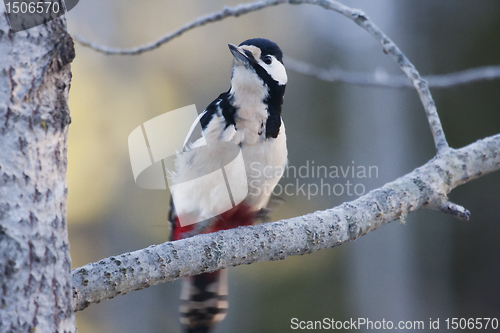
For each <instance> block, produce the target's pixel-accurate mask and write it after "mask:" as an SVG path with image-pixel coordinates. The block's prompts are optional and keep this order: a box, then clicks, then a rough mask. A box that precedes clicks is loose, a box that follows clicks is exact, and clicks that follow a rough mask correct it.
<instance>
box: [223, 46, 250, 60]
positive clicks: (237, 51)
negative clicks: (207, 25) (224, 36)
mask: <svg viewBox="0 0 500 333" xmlns="http://www.w3.org/2000/svg"><path fill="white" fill-rule="evenodd" d="M227 46H229V51H231V53H232V54H233V57H234V60H235V61H236V62H237V63H238V64H241V65H245V64H248V63H249V61H250V59H248V57H247V55H246V54H245V51H244V50H243V49H242V48H241V47H238V46H236V45H233V44H227Z"/></svg>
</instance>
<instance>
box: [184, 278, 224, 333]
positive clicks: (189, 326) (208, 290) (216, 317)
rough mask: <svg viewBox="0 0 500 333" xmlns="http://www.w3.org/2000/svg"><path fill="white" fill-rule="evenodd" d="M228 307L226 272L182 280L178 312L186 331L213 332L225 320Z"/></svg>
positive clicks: (190, 332) (197, 332)
mask: <svg viewBox="0 0 500 333" xmlns="http://www.w3.org/2000/svg"><path fill="white" fill-rule="evenodd" d="M227 308H228V301H227V271H226V270H225V269H224V270H221V271H217V272H213V273H203V274H200V275H196V276H189V277H187V278H184V279H183V281H182V291H181V306H180V309H179V311H180V315H181V324H182V326H183V328H184V332H186V333H208V332H210V331H211V330H212V328H213V327H214V326H215V325H216V324H217V323H218V322H220V321H222V320H223V319H224V318H225V317H226V313H227Z"/></svg>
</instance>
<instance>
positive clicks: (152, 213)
mask: <svg viewBox="0 0 500 333" xmlns="http://www.w3.org/2000/svg"><path fill="white" fill-rule="evenodd" d="M343 2H344V3H345V4H346V5H349V6H353V7H356V8H360V9H362V10H364V11H365V12H366V13H367V14H368V15H369V16H370V17H371V18H372V19H373V21H374V22H375V23H376V24H377V25H378V26H379V27H381V28H382V29H383V30H384V31H385V32H386V33H387V34H388V35H389V37H391V38H392V39H393V40H394V41H395V42H396V43H397V44H398V45H399V46H400V48H401V49H402V50H403V52H405V54H406V55H407V56H408V57H409V59H410V60H411V61H412V62H413V63H414V64H415V65H416V67H417V69H418V70H419V71H420V73H422V74H423V75H426V74H444V73H449V72H453V71H459V70H464V69H468V68H472V67H478V66H486V65H498V64H499V63H500V38H499V31H500V2H498V1H496V0H482V1H480V2H476V1H474V2H471V1H467V0H441V1H433V0H418V1H417V0H412V1H410V0H408V1H396V0H378V1H371V0H344V1H343ZM237 3H238V2H237V1H233V0H231V1H216V0H203V1H202V0H184V1H159V0H149V1H131V0H108V1H99V0H86V1H81V2H80V3H79V4H78V6H77V7H76V8H75V9H73V10H72V11H71V12H70V13H68V15H67V22H68V29H69V32H70V33H71V34H75V35H80V36H83V37H85V38H86V39H89V40H91V41H93V42H96V43H99V44H104V45H107V46H113V47H133V46H137V45H140V44H144V43H146V42H149V41H152V40H156V39H157V38H159V37H160V36H162V35H164V34H165V33H167V32H170V31H173V30H175V29H177V28H179V27H180V26H182V25H184V24H186V23H188V22H190V21H192V20H193V19H195V18H196V17H198V16H200V15H204V14H207V13H210V12H212V11H215V10H220V9H221V8H222V7H223V6H225V5H235V4H237ZM253 37H265V38H269V39H271V40H273V41H276V42H277V43H278V44H279V45H280V46H281V48H282V49H283V51H284V53H285V56H289V57H291V58H295V59H298V60H302V61H306V62H309V63H312V64H315V65H318V66H323V67H327V68H328V67H334V68H339V69H343V70H349V71H355V72H367V73H373V72H379V73H389V74H400V73H402V72H401V71H400V69H399V67H398V66H397V64H396V63H395V62H394V61H393V60H392V59H390V58H389V57H388V56H386V55H385V54H384V53H383V52H382V48H381V46H380V45H379V44H378V43H377V42H376V41H375V40H374V39H372V37H370V36H369V35H368V34H367V33H366V32H365V31H364V30H362V29H361V28H359V27H358V26H356V25H355V24H354V23H352V22H351V21H349V20H348V19H346V18H344V17H343V16H341V15H339V14H337V13H334V12H331V11H326V10H324V9H322V8H320V7H317V6H311V5H299V6H292V5H280V6H278V7H273V8H267V9H264V10H261V11H258V12H255V13H251V14H247V15H244V16H241V17H239V18H228V19H225V20H224V21H222V22H217V23H214V24H209V25H207V26H205V27H202V28H197V29H195V30H193V31H190V32H187V33H185V34H184V35H182V36H181V37H180V38H177V39H174V40H172V41H171V42H170V43H167V44H166V45H164V46H162V47H161V48H159V49H156V50H154V51H152V52H147V53H144V54H142V55H140V56H106V55H103V54H101V53H97V52H95V51H94V50H92V49H89V48H84V47H82V46H81V45H79V44H76V59H75V61H74V62H73V64H72V72H73V79H72V82H71V90H70V99H69V101H70V109H71V117H72V124H71V126H70V134H69V152H68V160H69V169H68V186H69V197H68V221H69V222H68V225H69V237H70V244H71V256H72V260H73V267H79V266H82V265H84V264H87V263H89V262H94V261H98V260H100V259H102V258H105V257H109V256H112V255H118V254H121V253H124V252H129V251H134V250H137V249H141V248H144V247H147V246H149V245H151V244H158V243H162V242H165V241H166V240H167V238H168V234H169V227H168V223H167V213H168V202H169V196H170V194H169V193H168V191H160V190H144V189H141V188H139V187H137V186H136V185H135V183H134V179H133V175H132V169H131V166H130V161H129V157H128V148H127V138H128V135H129V134H130V132H131V131H132V130H133V129H134V128H136V127H137V126H139V125H140V124H142V123H143V122H145V121H147V120H149V119H151V118H153V117H155V116H158V115H160V114H163V113H165V112H167V111H170V110H174V109H177V108H180V107H183V106H186V105H190V104H196V106H197V107H198V111H201V110H202V109H203V108H204V107H205V106H207V105H208V104H209V103H210V102H211V101H212V100H213V99H215V98H216V97H217V96H218V95H219V93H221V92H223V91H226V90H227V89H228V88H229V79H230V75H231V66H232V56H231V54H230V52H229V50H228V48H227V44H228V43H234V44H239V43H240V42H242V41H243V40H245V39H248V38H253ZM285 65H286V62H285ZM288 77H289V80H288V82H289V83H288V85H287V93H286V95H285V103H284V111H283V119H284V122H285V123H286V130H287V137H288V149H289V163H290V165H291V166H295V167H297V168H299V167H300V166H303V165H306V164H307V163H310V165H311V164H312V163H314V165H315V166H327V167H330V166H337V167H339V168H340V167H341V166H342V167H343V168H344V169H345V168H347V167H348V166H356V167H358V166H364V167H369V166H376V167H377V168H378V174H377V175H375V174H372V176H371V177H370V178H368V177H367V178H358V177H354V178H353V177H351V175H347V177H343V176H342V175H341V176H340V178H330V177H328V178H326V179H321V178H318V177H309V178H308V179H299V181H300V183H301V184H302V183H307V184H318V185H320V184H321V181H323V183H328V184H330V185H331V186H334V185H336V184H340V185H339V186H344V185H345V184H346V182H347V181H350V183H351V184H353V185H356V184H362V186H361V185H360V186H359V187H358V193H359V192H360V191H361V189H364V190H365V191H364V192H368V191H369V190H371V189H374V188H377V187H379V186H381V185H383V184H385V183H386V182H388V181H391V180H394V179H396V178H397V177H399V176H402V175H404V174H406V173H408V172H410V171H411V170H413V169H414V168H416V167H418V166H420V165H422V164H424V163H426V162H427V161H428V160H429V159H430V158H432V157H433V155H434V154H435V149H434V144H433V141H432V137H431V133H430V130H429V127H428V124H427V119H426V117H425V113H424V110H423V108H422V105H421V104H420V101H419V99H418V96H417V93H416V92H415V91H414V90H410V89H387V88H375V87H362V86H356V85H352V84H343V83H328V82H323V81H320V80H318V79H316V78H313V77H308V76H305V75H302V74H298V73H295V72H292V71H290V70H289V71H288ZM431 91H432V92H433V94H434V97H435V100H436V104H437V107H438V112H439V114H440V116H441V120H442V123H443V126H444V130H445V133H446V136H447V138H448V141H449V143H450V145H451V146H452V147H455V148H459V147H462V146H464V145H467V144H469V143H472V142H474V141H476V140H478V139H480V138H484V137H487V136H490V135H493V134H496V133H498V132H500V112H499V110H500V108H499V107H500V93H499V91H500V81H494V82H482V83H474V84H470V85H466V86H461V87H456V88H452V89H440V90H436V89H432V90H431ZM296 181H297V180H296V179H294V178H292V177H289V178H286V179H283V180H282V182H281V183H280V184H281V185H285V184H287V183H292V184H296ZM292 188H296V187H292ZM499 190H500V173H499V172H497V173H496V174H491V175H488V176H485V177H482V178H481V179H479V180H476V181H474V182H472V183H469V184H466V185H464V186H461V187H459V188H457V189H455V190H454V191H453V192H452V193H451V195H450V199H451V200H452V201H453V202H456V203H458V204H460V205H463V206H464V207H466V208H468V209H469V210H470V211H471V212H472V217H471V220H470V221H469V222H462V221H459V220H455V219H453V218H451V217H450V216H447V215H445V214H443V213H439V212H435V211H420V212H416V213H412V214H410V215H409V216H408V217H407V218H406V220H405V221H404V222H405V223H404V224H403V223H398V222H397V221H395V222H393V223H391V224H389V225H387V226H384V227H383V228H381V229H379V230H377V231H375V232H373V233H370V234H368V235H367V236H364V237H362V238H360V239H359V240H356V241H355V242H351V243H349V244H346V245H344V246H342V247H339V248H334V249H328V250H322V251H319V252H316V253H313V254H309V255H304V256H298V257H292V258H289V259H287V260H285V261H280V262H261V263H256V264H253V265H249V266H240V267H234V268H230V269H229V281H230V285H229V288H230V296H229V303H230V307H229V313H228V316H227V318H226V319H225V320H224V321H223V322H222V323H221V324H220V325H219V326H218V327H217V329H216V331H215V332H216V333H222V332H235V331H238V332H240V333H244V332H245V333H246V332H273V333H279V332H290V331H292V329H291V328H290V323H291V322H290V321H291V319H292V318H298V319H299V320H322V319H323V318H335V319H336V320H349V319H350V318H358V317H363V318H369V319H370V320H373V321H375V320H382V319H385V320H392V321H394V322H398V321H400V320H404V321H407V320H423V321H424V322H425V323H426V325H428V322H429V319H430V318H432V319H433V320H436V319H437V318H439V319H440V323H441V325H440V328H441V329H440V330H441V331H444V330H445V329H446V327H445V323H444V320H445V319H446V318H450V317H458V318H460V317H465V318H469V317H471V318H476V317H480V318H483V317H495V316H496V317H499V316H500V283H499V282H500V242H499V241H498V239H500V223H499V222H500V221H499V220H500V216H499V215H500V214H499V206H500V205H499V204H500V193H499ZM339 191H340V187H337V193H339ZM350 193H351V194H350V195H349V194H347V191H344V193H343V195H335V194H331V195H327V194H324V195H310V196H309V197H308V196H307V195H306V196H304V195H303V194H302V193H294V195H290V196H284V199H285V200H286V203H285V204H284V205H283V206H282V207H281V208H280V210H279V211H277V212H276V213H275V214H274V215H273V219H274V220H278V219H283V218H289V217H293V216H299V215H303V214H306V213H310V212H314V211H316V210H320V209H326V208H330V207H333V206H337V205H339V204H341V203H342V202H344V201H351V200H353V199H355V198H357V197H358V196H357V195H355V194H353V193H352V191H351V192H350ZM179 292H180V281H175V282H174V283H168V284H162V285H158V286H153V287H150V288H148V289H145V290H141V291H138V292H133V293H130V294H128V295H125V296H120V297H117V298H115V299H112V300H108V301H105V302H103V303H101V304H93V305H91V306H90V307H89V308H88V309H86V310H84V311H82V312H78V313H77V327H78V331H79V332H80V333H89V332H106V333H113V332H131V333H133V332H173V333H176V332H179V331H180V325H179V322H178V316H177V307H178V304H179V302H178V297H179ZM426 327H427V326H426Z"/></svg>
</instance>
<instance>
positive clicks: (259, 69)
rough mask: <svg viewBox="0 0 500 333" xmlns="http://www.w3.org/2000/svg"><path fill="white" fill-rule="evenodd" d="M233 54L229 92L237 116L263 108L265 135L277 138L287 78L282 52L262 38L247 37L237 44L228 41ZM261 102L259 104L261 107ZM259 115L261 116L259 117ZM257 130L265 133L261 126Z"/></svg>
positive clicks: (243, 115)
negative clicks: (237, 110)
mask: <svg viewBox="0 0 500 333" xmlns="http://www.w3.org/2000/svg"><path fill="white" fill-rule="evenodd" d="M229 50H230V51H231V53H232V54H233V57H234V64H233V75H232V77H231V89H230V90H229V94H230V97H231V103H232V104H233V106H235V107H236V108H237V109H238V108H240V109H242V110H243V111H239V112H238V117H240V118H246V119H251V118H254V119H255V117H259V115H255V114H254V115H250V114H249V113H251V112H256V113H259V112H260V111H259V110H262V111H263V112H264V113H265V115H262V114H260V117H262V118H266V120H265V126H264V123H263V122H261V126H262V127H265V136H266V138H270V137H272V138H276V137H277V136H278V134H279V129H280V126H281V105H282V104H283V96H284V94H285V86H286V82H287V76H286V70H285V66H283V52H281V49H280V48H279V46H278V45H277V44H276V43H274V42H271V41H270V40H268V39H264V38H253V39H248V40H246V41H244V42H243V43H241V44H240V45H239V46H235V45H233V44H229ZM261 106H262V107H261ZM262 118H261V119H262ZM259 133H264V131H263V130H262V129H261V130H259Z"/></svg>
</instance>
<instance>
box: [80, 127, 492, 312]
mask: <svg viewBox="0 0 500 333" xmlns="http://www.w3.org/2000/svg"><path fill="white" fill-rule="evenodd" d="M496 170H500V134H497V135H495V136H492V137H489V138H486V139H484V140H479V141H477V142H475V143H473V144H471V145H469V146H467V147H464V148H461V149H447V150H446V151H444V152H443V153H442V154H441V155H439V156H436V157H435V158H433V159H432V160H430V161H429V162H427V163H426V164H425V165H423V166H421V167H419V168H417V169H415V170H414V171H412V172H411V173H409V174H407V175H405V176H403V177H400V178H398V179H396V180H395V181H393V182H390V183H388V184H386V185H384V186H382V187H381V188H378V189H376V190H373V191H371V192H370V193H368V194H366V195H364V196H362V197H360V198H358V199H356V200H354V201H351V202H346V203H344V204H342V205H340V206H338V207H335V208H332V209H328V210H325V211H318V212H315V213H313V214H308V215H305V216H299V217H295V218H291V219H288V220H283V221H279V222H273V223H266V224H261V225H257V226H248V227H239V228H236V229H231V230H225V231H219V232H216V233H212V234H205V235H198V236H194V237H192V238H186V239H182V240H178V241H175V242H166V243H163V244H160V245H154V246H150V247H148V248H146V249H142V250H138V251H135V252H130V253H125V254H122V255H120V256H116V257H110V258H107V259H103V260H101V261H99V262H96V263H91V264H88V265H85V266H83V267H80V268H76V269H74V270H73V288H74V293H73V295H74V302H75V303H74V306H75V310H76V311H78V310H82V309H85V308H86V307H87V306H89V305H90V304H91V303H99V302H100V301H103V300H106V299H109V298H113V297H115V296H117V295H120V294H126V293H127V292H130V291H133V290H139V289H143V288H145V287H149V286H151V285H155V284H158V283H161V282H170V281H173V280H175V279H178V278H180V277H183V276H188V275H195V274H200V273H203V272H213V271H215V270H218V269H222V268H226V267H229V266H237V265H242V264H251V263H254V262H257V261H262V260H281V259H285V258H287V257H289V256H292V255H301V254H305V253H311V252H314V251H318V250H321V249H325V248H330V247H335V246H340V245H342V244H344V243H346V242H349V241H352V240H355V239H357V238H359V237H361V236H363V235H366V234H368V233H369V232H371V231H374V230H376V229H378V228H380V227H381V226H383V225H385V224H387V223H389V222H391V221H394V220H396V219H399V218H404V217H405V216H406V215H407V214H409V213H410V212H412V211H416V210H419V209H425V208H428V209H435V210H442V211H446V210H448V212H449V213H451V212H460V213H461V214H462V215H468V212H467V211H465V210H464V209H463V208H461V207H459V208H457V207H451V206H452V205H454V204H452V203H450V202H448V200H447V194H448V193H449V192H450V191H451V190H452V189H454V188H455V187H457V186H459V185H462V184H465V183H467V182H469V181H471V180H474V179H476V178H479V177H481V176H483V175H486V174H488V173H490V172H493V171H496ZM456 214H458V213H456ZM458 217H461V218H464V217H465V216H458Z"/></svg>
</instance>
